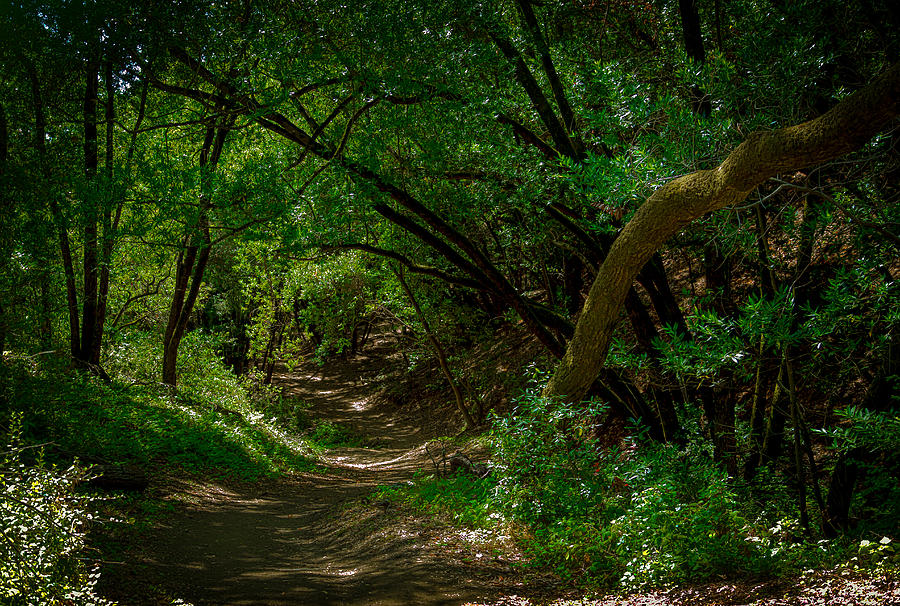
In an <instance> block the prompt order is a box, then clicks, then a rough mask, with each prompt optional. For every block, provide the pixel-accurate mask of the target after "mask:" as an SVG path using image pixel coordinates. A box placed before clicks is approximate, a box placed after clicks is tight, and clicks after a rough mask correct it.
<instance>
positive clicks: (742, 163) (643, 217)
mask: <svg viewBox="0 0 900 606" xmlns="http://www.w3.org/2000/svg"><path fill="white" fill-rule="evenodd" d="M898 113H900V63H897V64H895V65H893V66H892V67H891V68H890V69H889V70H888V71H887V72H886V73H885V74H883V75H882V76H881V77H879V78H878V79H877V80H875V81H874V82H873V83H871V84H870V85H869V86H867V87H865V88H864V89H862V90H860V91H857V92H856V93H854V94H853V95H851V96H850V97H847V98H846V99H844V100H843V101H841V102H840V103H839V104H838V105H836V106H835V107H834V108H832V109H831V110H830V111H829V112H827V113H825V114H823V115H822V116H820V117H818V118H816V119H814V120H811V121H809V122H805V123H803V124H799V125H796V126H791V127H788V128H783V129H780V130H776V131H768V132H757V133H753V134H752V135H750V137H748V138H747V140H746V141H744V142H743V143H742V144H741V145H739V146H738V147H737V149H735V150H734V151H733V152H732V153H731V154H729V156H728V157H727V158H726V159H725V161H724V162H722V164H720V165H719V166H718V167H717V168H715V169H712V170H701V171H697V172H694V173H691V174H689V175H685V176H683V177H679V178H678V179H675V180H673V181H670V182H669V183H667V184H666V185H665V186H663V187H662V188H660V189H659V190H657V191H656V193H654V194H653V195H652V196H650V198H649V199H648V200H647V201H646V202H645V203H644V204H643V205H642V206H641V207H640V208H639V209H638V211H637V213H635V215H634V217H633V218H632V219H631V221H629V222H628V225H626V226H625V229H623V230H622V233H621V234H620V235H619V237H618V238H617V239H616V241H615V243H614V244H613V246H612V248H611V249H610V251H609V255H608V256H607V258H606V260H605V261H604V263H603V265H602V267H601V268H600V271H599V272H598V273H597V277H596V279H595V280H594V283H593V284H592V286H591V289H590V292H589V293H588V297H587V299H586V300H585V304H584V308H583V310H582V315H581V318H580V319H579V321H578V324H577V325H576V327H575V335H574V337H573V338H572V340H571V341H570V342H569V346H568V348H567V350H566V353H565V355H564V356H563V359H562V361H561V362H560V364H559V366H558V367H557V369H556V371H555V373H554V375H553V377H552V378H551V379H550V381H549V383H548V384H547V387H546V388H545V390H544V393H545V395H548V396H557V397H565V398H568V399H571V400H581V399H582V398H583V397H584V395H585V394H586V393H587V390H588V388H589V387H590V385H591V384H592V383H593V382H594V380H595V379H596V378H597V376H598V374H599V372H600V370H601V368H602V367H603V364H604V362H605V361H606V356H607V353H608V352H609V346H610V342H611V340H612V334H613V330H614V328H615V326H616V323H617V321H618V319H619V313H620V310H621V309H622V304H623V302H624V300H625V296H626V295H627V294H628V290H629V289H630V288H631V285H632V282H633V281H634V278H635V276H637V274H638V272H639V271H640V270H641V268H642V267H643V266H644V264H645V263H646V262H647V261H648V260H649V259H650V257H652V256H653V253H654V252H656V250H657V249H659V247H660V246H662V244H663V243H665V242H666V240H668V239H669V238H670V237H671V236H673V235H674V234H676V233H678V232H679V231H681V230H682V229H683V228H684V227H686V226H687V225H689V224H690V223H691V222H692V221H694V220H695V219H697V218H699V217H702V216H703V215H705V214H707V213H710V212H712V211H714V210H718V209H720V208H723V207H725V206H728V205H729V204H737V203H739V202H741V201H743V200H744V199H745V198H746V197H747V196H748V195H749V194H750V192H752V191H753V190H754V189H756V187H758V186H759V185H760V184H761V183H763V182H764V181H765V180H766V179H768V178H770V177H772V176H774V175H777V174H779V173H782V172H785V171H789V170H798V169H801V168H804V167H807V166H811V165H814V164H819V163H821V162H825V161H827V160H830V159H832V158H836V157H838V156H841V155H843V154H846V153H848V152H851V151H853V150H855V149H857V148H859V147H861V146H862V145H863V144H864V143H865V142H866V141H868V140H869V139H870V138H871V137H872V136H874V135H875V134H877V133H878V132H879V131H881V130H882V129H883V128H884V127H885V126H887V125H888V124H889V123H890V121H891V120H892V119H893V118H894V117H896V116H897V115H898Z"/></svg>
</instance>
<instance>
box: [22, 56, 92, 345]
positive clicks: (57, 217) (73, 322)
mask: <svg viewBox="0 0 900 606" xmlns="http://www.w3.org/2000/svg"><path fill="white" fill-rule="evenodd" d="M22 61H23V62H24V64H25V71H26V72H27V73H28V79H29V81H30V82H31V98H32V104H33V105H34V142H35V148H36V149H37V152H38V162H39V164H40V167H41V176H42V177H43V179H44V180H45V182H46V183H47V184H48V185H49V182H50V177H51V171H50V164H49V162H48V161H47V150H46V146H45V140H46V137H47V122H46V117H45V116H44V100H43V96H42V95H41V82H40V78H39V76H38V73H37V68H36V67H35V65H34V62H32V61H31V60H30V59H27V58H26V57H24V56H23V57H22ZM47 204H48V206H49V207H50V215H51V217H52V218H53V224H54V226H55V228H56V233H57V237H58V238H59V251H60V257H61V259H62V263H63V273H64V274H65V276H66V307H67V310H68V313H69V353H70V355H71V357H72V360H73V361H74V360H77V359H78V357H79V355H80V350H81V337H80V335H81V332H80V323H79V320H78V290H77V287H76V285H75V265H74V262H73V260H72V249H71V247H70V245H69V232H68V228H67V225H66V220H65V217H64V216H63V214H62V211H61V210H60V208H59V204H58V203H57V201H56V198H55V197H54V194H52V193H49V192H48V194H47Z"/></svg>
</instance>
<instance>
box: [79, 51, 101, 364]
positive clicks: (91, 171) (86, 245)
mask: <svg viewBox="0 0 900 606" xmlns="http://www.w3.org/2000/svg"><path fill="white" fill-rule="evenodd" d="M99 76H100V66H99V64H98V63H97V62H95V61H89V62H88V65H87V79H86V84H85V91H84V176H85V179H86V180H87V182H88V183H89V184H93V187H92V188H91V187H89V188H88V191H89V192H90V194H88V195H90V196H91V197H92V198H93V199H91V200H85V216H84V232H83V234H84V242H83V243H82V246H83V262H82V273H83V276H82V278H83V281H84V289H83V291H82V304H81V305H82V307H81V312H82V313H81V347H80V350H79V353H78V356H77V360H78V362H80V363H82V364H88V365H89V364H90V363H91V351H92V350H93V345H94V337H95V333H96V331H97V320H98V318H97V298H98V278H99V262H98V261H99V256H98V251H97V246H98V231H97V221H98V205H99V200H98V198H99V188H98V187H97V185H96V176H97V165H98V147H97V84H98V83H97V81H98V79H99Z"/></svg>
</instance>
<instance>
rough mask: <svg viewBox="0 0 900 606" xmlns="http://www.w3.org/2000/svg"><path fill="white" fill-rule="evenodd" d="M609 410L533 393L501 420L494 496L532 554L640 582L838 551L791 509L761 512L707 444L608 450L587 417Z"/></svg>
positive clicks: (575, 575)
mask: <svg viewBox="0 0 900 606" xmlns="http://www.w3.org/2000/svg"><path fill="white" fill-rule="evenodd" d="M603 411H604V407H603V406H602V405H598V404H595V403H587V404H580V405H572V404H566V403H563V402H559V401H554V400H548V399H546V398H543V397H541V396H540V395H538V394H536V393H529V394H526V395H525V396H523V397H521V398H520V399H519V400H518V402H517V406H516V408H515V409H514V410H513V412H512V414H510V415H509V416H507V417H504V418H498V419H495V422H494V428H493V430H492V432H491V441H492V446H493V449H494V455H495V462H494V463H495V464H494V468H493V474H494V477H495V479H496V482H497V484H496V488H495V489H494V490H493V491H492V493H491V494H492V496H491V499H492V501H493V504H494V506H495V507H497V509H498V510H499V511H500V512H502V514H503V515H505V516H506V517H508V518H510V519H512V520H516V521H519V522H522V523H524V524H525V525H526V527H527V529H528V530H527V531H526V532H525V533H523V537H524V539H525V540H524V546H525V548H526V549H527V550H528V552H530V554H531V556H532V560H533V561H535V562H539V563H540V564H541V565H543V566H549V567H550V568H552V569H554V570H556V571H557V572H558V573H559V574H560V575H562V576H563V577H566V578H571V579H574V580H578V581H580V582H582V583H586V584H588V585H591V586H597V587H607V588H609V587H620V588H628V589H636V588H644V587H658V586H667V585H672V584H675V583H686V582H699V581H704V580H708V579H711V578H717V577H721V576H734V575H740V574H757V575H758V574H771V573H784V572H791V571H799V570H801V569H802V568H803V567H808V566H810V565H815V564H817V563H821V562H822V561H823V560H828V561H836V558H837V557H838V556H839V554H840V553H842V552H841V550H840V545H838V544H835V545H836V546H835V547H834V548H832V547H831V546H830V545H827V544H823V543H806V542H803V541H799V540H796V539H797V537H799V536H800V533H799V532H796V533H795V532H787V531H786V530H785V527H786V526H787V525H791V524H795V522H794V521H793V518H791V517H788V518H786V519H781V518H777V517H775V515H773V514H781V513H782V511H781V510H779V509H774V510H772V511H773V513H768V512H765V511H761V510H758V509H757V506H756V505H755V504H754V501H753V500H752V499H749V498H747V497H748V496H749V495H750V494H751V493H750V490H749V489H748V488H747V487H743V486H741V485H739V484H737V483H735V482H733V481H731V480H729V478H728V476H727V474H726V473H725V471H724V470H723V469H721V467H720V466H719V465H717V464H716V463H714V462H713V460H712V458H711V457H710V456H709V455H708V454H707V452H706V451H705V450H704V449H703V448H702V447H700V446H694V445H692V444H688V445H687V446H684V447H676V446H672V445H661V444H658V443H655V442H651V441H649V440H647V439H644V438H643V437H641V436H640V434H638V437H635V438H630V439H629V442H628V446H627V447H626V448H624V449H614V448H613V449H609V448H602V447H600V446H599V445H598V444H597V442H596V440H595V439H594V438H593V437H592V431H591V426H590V425H591V423H593V422H594V421H595V420H596V418H597V416H598V415H600V414H603ZM788 509H790V508H789V507H788ZM779 520H782V521H779Z"/></svg>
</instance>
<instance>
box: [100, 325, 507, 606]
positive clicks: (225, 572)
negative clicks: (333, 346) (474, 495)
mask: <svg viewBox="0 0 900 606" xmlns="http://www.w3.org/2000/svg"><path fill="white" fill-rule="evenodd" d="M394 363H395V359H394V358H393V357H392V349H391V348H390V347H388V345H387V344H386V343H384V342H381V343H379V344H377V345H376V347H374V348H373V349H371V350H369V351H368V352H367V353H366V355H361V356H357V357H355V358H353V359H351V360H343V361H340V362H337V363H333V364H331V365H328V366H325V367H324V368H320V367H318V366H316V365H315V364H311V363H306V364H304V365H302V366H301V367H300V368H298V369H295V371H294V372H292V373H287V372H282V373H280V374H279V375H277V377H276V381H277V383H278V384H280V385H282V386H283V387H284V389H285V395H286V396H288V397H293V398H298V399H301V400H303V401H304V402H306V403H307V404H308V405H309V414H310V415H311V416H312V417H313V418H320V419H327V420H329V421H332V422H336V423H340V424H343V425H345V426H348V427H350V428H351V429H352V430H353V431H354V432H356V433H358V434H360V435H364V436H366V437H367V438H371V439H372V441H373V442H374V443H377V444H380V445H383V447H380V448H340V449H335V450H331V451H329V452H327V453H325V454H324V455H323V456H322V462H323V463H324V464H326V465H327V466H329V469H330V471H329V472H328V473H323V474H300V475H297V476H294V477H291V478H286V479H282V480H277V481H274V482H271V483H267V484H266V485H265V486H260V485H256V486H253V485H250V486H247V485H244V486H237V487H235V486H224V485H219V484H217V483H215V482H211V481H208V480H204V481H190V480H187V479H180V480H170V481H169V482H168V485H167V489H168V490H170V491H171V492H172V493H173V494H178V495H179V498H180V500H182V501H185V502H187V503H189V505H185V506H182V507H179V508H178V509H177V511H176V513H175V514H174V515H172V516H170V517H169V518H168V519H167V520H165V521H164V522H163V523H162V524H161V525H160V526H159V527H158V528H156V529H155V530H154V531H153V532H152V533H150V536H149V537H148V538H147V541H146V543H145V544H144V545H143V546H142V549H141V554H142V555H141V556H140V561H139V562H138V563H137V565H136V566H129V572H128V573H120V574H119V575H117V576H118V578H120V579H122V578H123V575H126V574H127V575H135V576H137V577H140V578H132V579H130V580H129V579H126V580H125V581H124V582H125V584H126V585H128V586H136V585H140V584H141V583H145V584H146V583H150V584H152V585H154V586H155V588H156V590H157V594H163V595H166V596H168V597H170V598H180V599H183V600H185V601H188V602H192V603H194V604H198V605H200V604H204V605H206V604H222V605H225V604H228V605H243V604H247V605H249V604H254V605H282V604H284V605H287V604H291V605H293V604H303V605H348V606H349V605H360V606H362V605H373V606H374V605H383V606H389V605H395V604H396V605H401V604H402V605H406V604H433V605H441V604H447V605H452V604H462V603H465V602H468V601H477V600H482V599H489V598H491V597H493V596H497V595H501V594H502V593H505V592H507V591H509V590H514V589H515V588H516V585H517V584H516V582H515V581H514V580H513V579H514V577H515V575H511V574H510V568H509V565H508V564H507V563H505V562H502V561H499V560H492V559H484V560H480V561H478V565H477V566H476V565H474V564H468V563H465V562H463V561H462V560H461V559H460V558H459V557H455V556H453V555H452V554H448V551H447V547H446V545H447V542H446V541H445V540H444V539H443V537H442V536H441V530H440V529H438V528H437V527H429V525H428V524H427V523H426V524H424V525H423V522H422V519H421V518H419V519H415V520H412V519H408V517H407V516H406V514H402V513H401V512H399V511H397V510H395V509H393V508H392V506H391V505H390V504H389V503H387V502H370V499H369V498H368V495H370V494H371V493H372V492H373V490H374V489H376V488H377V487H378V486H384V485H390V484H397V483H401V482H404V481H408V480H409V479H410V478H411V477H412V476H413V474H414V473H415V472H416V471H417V470H419V469H423V468H428V467H431V462H430V460H429V459H428V457H427V455H426V453H425V448H424V444H425V442H426V441H427V440H428V439H429V438H430V437H433V436H431V435H429V430H428V429H427V427H428V424H427V423H425V422H423V423H418V422H416V421H415V420H410V419H409V418H408V417H407V418H402V417H399V416H396V415H392V414H391V413H390V411H385V410H384V407H380V408H379V406H376V405H375V404H374V403H373V402H372V400H371V399H370V392H371V387H370V384H371V383H372V382H373V380H374V379H375V378H376V377H377V376H379V375H380V376H381V377H382V378H383V377H384V374H385V373H386V372H387V373H390V371H391V365H392V364H394ZM422 420H423V421H427V420H428V419H427V418H423V419H422ZM431 431H433V430H431ZM110 594H111V595H113V596H114V597H117V598H119V599H120V600H121V603H123V604H130V603H134V604H141V603H146V602H142V601H141V600H140V599H137V598H135V599H134V601H129V599H128V598H127V597H126V596H123V595H121V594H120V593H117V592H116V591H115V590H114V589H113V590H112V591H110ZM157 603H158V602H157Z"/></svg>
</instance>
